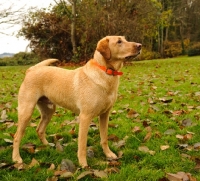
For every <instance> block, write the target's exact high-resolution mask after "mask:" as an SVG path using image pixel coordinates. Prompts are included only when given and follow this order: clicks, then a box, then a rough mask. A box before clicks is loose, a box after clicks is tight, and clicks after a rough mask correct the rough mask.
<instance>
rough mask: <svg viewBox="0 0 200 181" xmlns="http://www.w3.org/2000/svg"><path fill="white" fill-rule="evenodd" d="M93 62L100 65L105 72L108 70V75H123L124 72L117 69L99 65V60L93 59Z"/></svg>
mask: <svg viewBox="0 0 200 181" xmlns="http://www.w3.org/2000/svg"><path fill="white" fill-rule="evenodd" d="M92 63H93V64H94V65H96V66H97V67H99V68H100V69H101V70H103V71H104V72H106V74H108V75H113V76H116V75H123V72H118V71H117V70H113V69H111V68H107V67H105V66H102V65H99V64H98V62H96V61H92Z"/></svg>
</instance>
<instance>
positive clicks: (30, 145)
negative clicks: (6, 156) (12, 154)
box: [22, 143, 36, 153]
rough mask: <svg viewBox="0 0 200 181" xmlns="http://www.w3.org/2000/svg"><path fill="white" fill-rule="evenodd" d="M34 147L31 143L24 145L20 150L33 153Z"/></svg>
mask: <svg viewBox="0 0 200 181" xmlns="http://www.w3.org/2000/svg"><path fill="white" fill-rule="evenodd" d="M35 147H36V145H35V144H33V143H26V144H24V145H23V146H22V149H23V150H25V151H28V152H29V153H35Z"/></svg>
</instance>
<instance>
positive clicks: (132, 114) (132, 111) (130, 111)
mask: <svg viewBox="0 0 200 181" xmlns="http://www.w3.org/2000/svg"><path fill="white" fill-rule="evenodd" d="M138 116H139V114H138V113H137V112H136V111H135V110H133V109H130V110H129V112H128V114H127V116H126V117H127V118H136V117H138Z"/></svg>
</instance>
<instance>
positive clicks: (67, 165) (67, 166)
mask: <svg viewBox="0 0 200 181" xmlns="http://www.w3.org/2000/svg"><path fill="white" fill-rule="evenodd" d="M60 169H61V170H67V171H70V172H72V173H74V172H75V171H76V167H75V165H74V163H73V162H72V161H71V160H69V159H62V162H61V165H60Z"/></svg>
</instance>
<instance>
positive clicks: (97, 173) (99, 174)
mask: <svg viewBox="0 0 200 181" xmlns="http://www.w3.org/2000/svg"><path fill="white" fill-rule="evenodd" d="M94 176H96V177H98V178H106V177H107V176H108V175H107V173H106V172H104V171H103V170H94Z"/></svg>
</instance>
